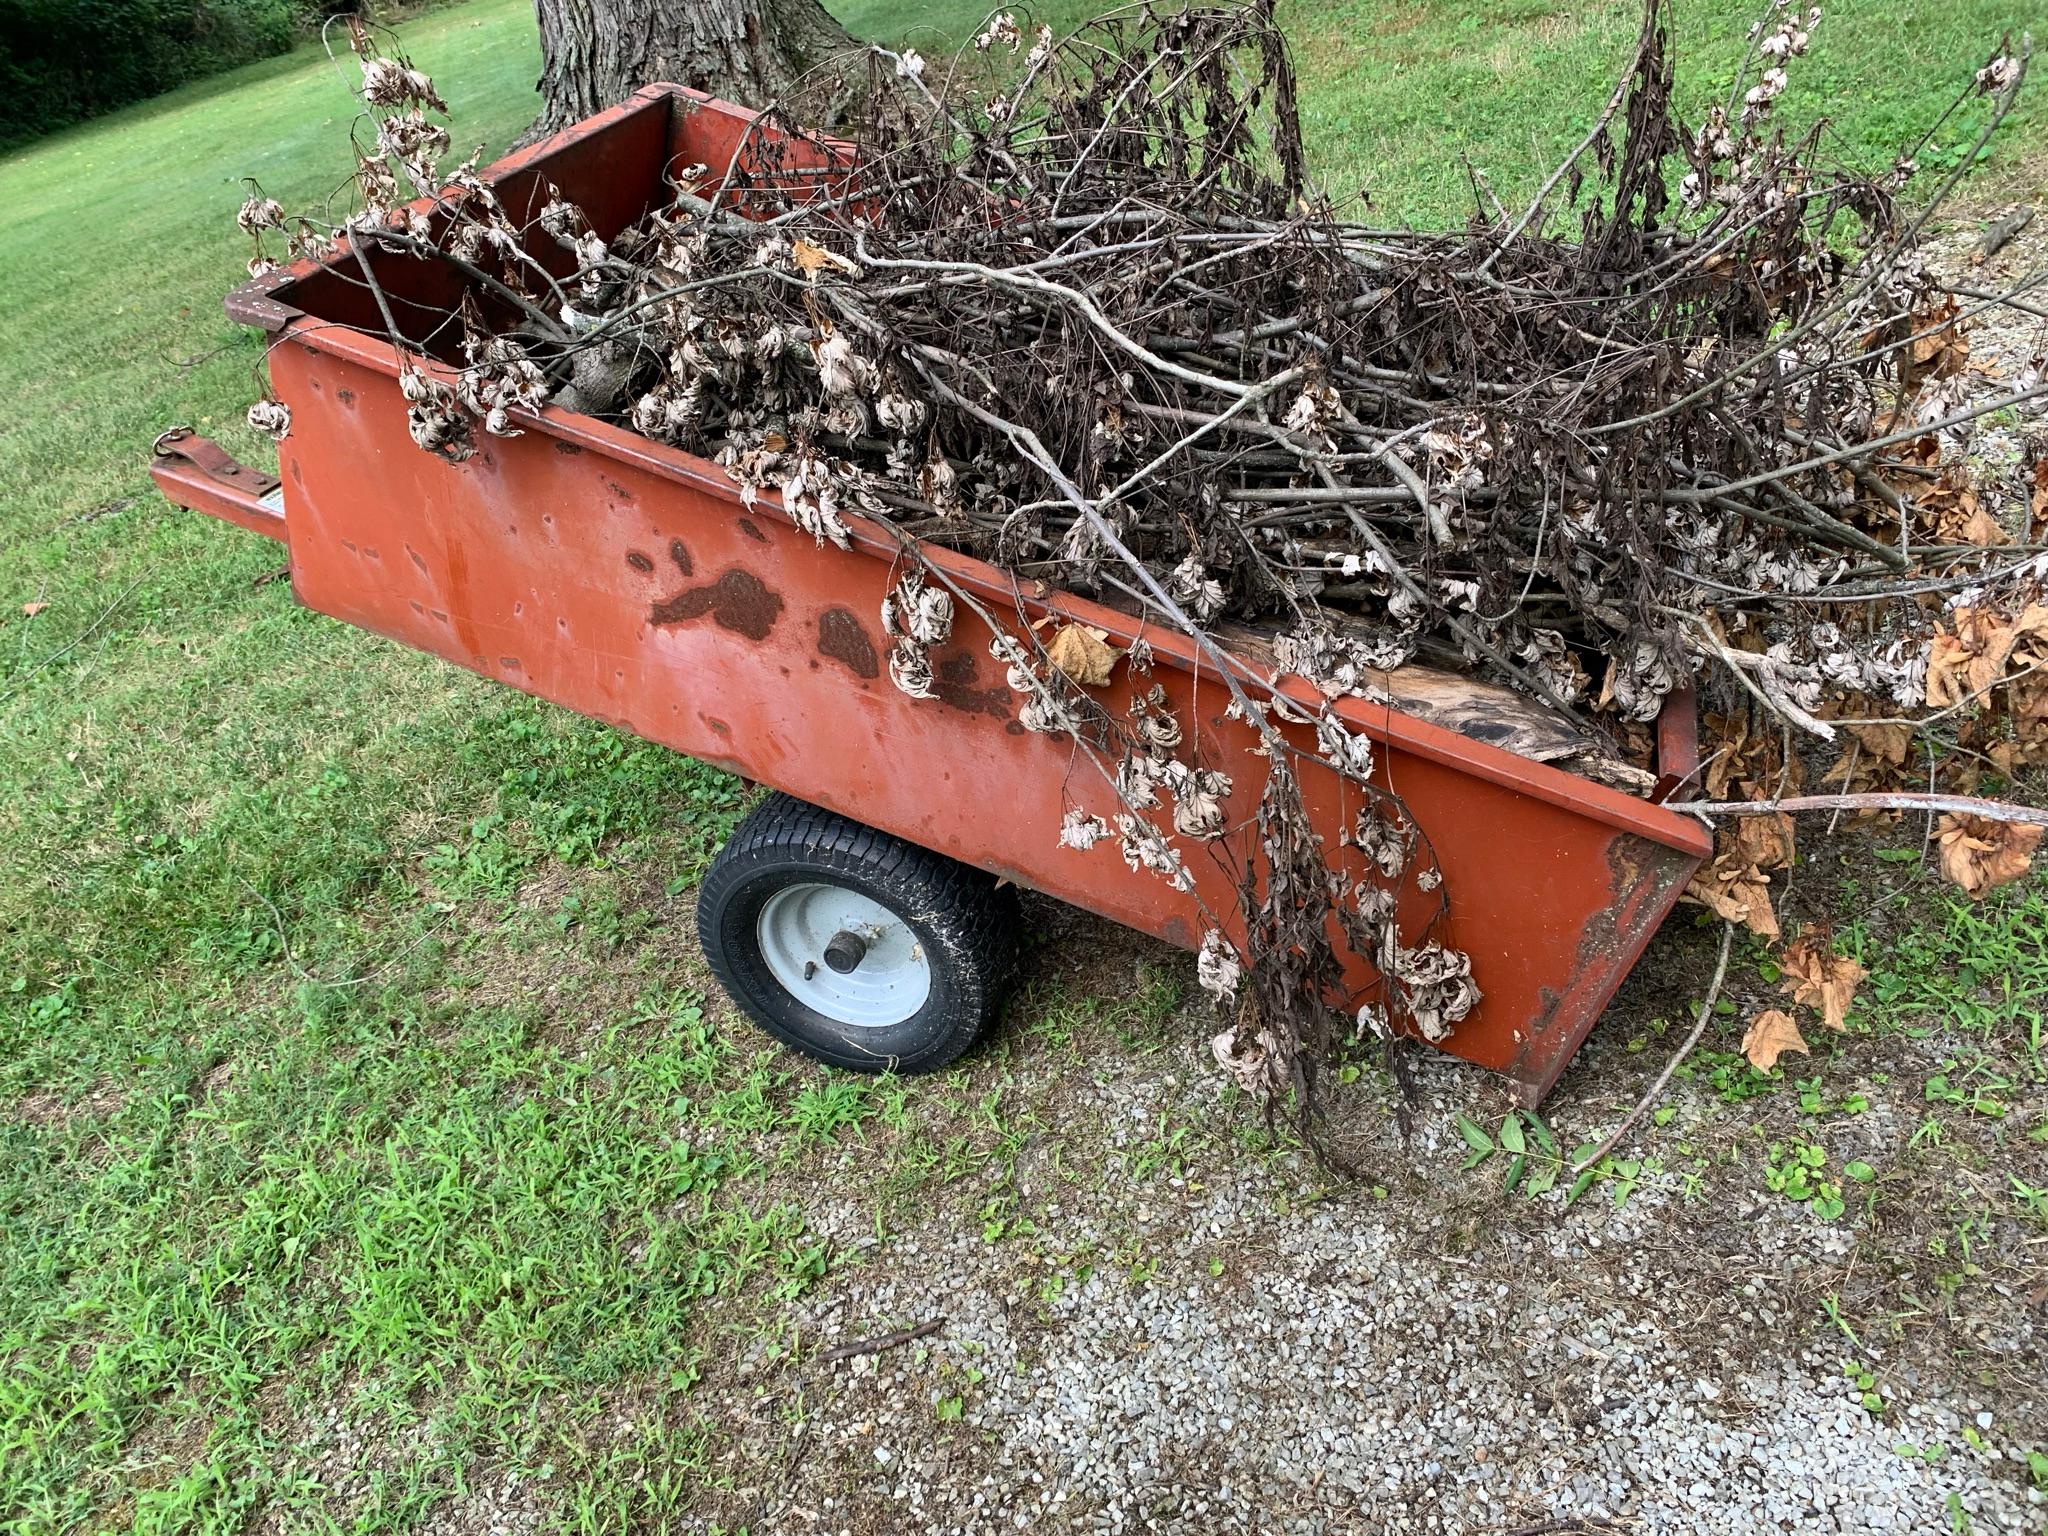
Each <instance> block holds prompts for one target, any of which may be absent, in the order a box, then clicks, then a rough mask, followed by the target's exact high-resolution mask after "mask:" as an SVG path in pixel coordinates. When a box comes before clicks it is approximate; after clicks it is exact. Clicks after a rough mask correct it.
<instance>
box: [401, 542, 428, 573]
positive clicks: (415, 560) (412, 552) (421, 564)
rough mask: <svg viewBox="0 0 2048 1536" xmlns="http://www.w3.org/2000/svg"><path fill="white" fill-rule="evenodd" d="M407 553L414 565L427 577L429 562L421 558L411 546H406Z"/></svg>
mask: <svg viewBox="0 0 2048 1536" xmlns="http://www.w3.org/2000/svg"><path fill="white" fill-rule="evenodd" d="M405 552H406V554H407V556H408V557H409V558H410V559H411V560H412V563H413V564H414V565H416V566H418V567H419V568H420V573H421V574H422V575H425V574H426V569H427V562H426V561H425V560H422V559H421V558H420V552H419V551H418V550H416V549H414V548H413V547H412V546H411V545H410V544H408V545H406V546H405Z"/></svg>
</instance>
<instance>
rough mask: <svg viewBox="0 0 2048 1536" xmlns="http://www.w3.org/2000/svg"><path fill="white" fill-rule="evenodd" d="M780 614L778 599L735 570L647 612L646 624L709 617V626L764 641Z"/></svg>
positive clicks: (748, 573) (754, 579)
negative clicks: (713, 625)
mask: <svg viewBox="0 0 2048 1536" xmlns="http://www.w3.org/2000/svg"><path fill="white" fill-rule="evenodd" d="M781 612H782V595H781V594H780V593H779V592H775V591H772V590H770V589H769V587H768V586H767V585H766V584H765V583H764V582H763V581H762V580H761V578H760V577H758V576H756V575H755V574H754V573H753V572H752V571H743V570H741V569H739V568H738V567H737V566H735V567H734V568H733V569H732V570H729V571H727V572H726V573H725V574H724V575H723V576H721V577H719V578H718V580H716V581H713V582H707V583H705V584H704V585H703V586H701V587H689V588H686V589H685V590H683V591H681V592H678V593H677V594H676V595H675V596H674V597H670V598H664V599H663V600H662V601H660V602H658V603H656V604H655V605H654V606H653V607H652V608H651V609H649V610H648V614H647V621H648V623H650V624H686V623H688V622H689V621H690V620H691V619H701V618H702V617H703V616H704V615H705V614H707V613H708V614H710V615H711V619H712V622H713V623H715V624H717V625H718V626H719V627H720V628H721V629H729V630H731V631H732V632H733V633H734V634H736V635H744V636H745V637H746V638H747V639H749V640H766V639H767V638H768V633H769V631H770V630H772V629H774V628H775V619H776V616H777V615H778V614H780V613H781Z"/></svg>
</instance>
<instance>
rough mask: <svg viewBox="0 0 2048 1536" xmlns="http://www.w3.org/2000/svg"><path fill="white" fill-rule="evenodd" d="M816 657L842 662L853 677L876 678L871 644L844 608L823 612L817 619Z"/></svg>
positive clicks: (876, 664) (877, 666) (877, 670)
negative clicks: (817, 655)
mask: <svg viewBox="0 0 2048 1536" xmlns="http://www.w3.org/2000/svg"><path fill="white" fill-rule="evenodd" d="M818 654H819V655H820V656H830V657H831V658H832V659H833V660H834V661H837V662H843V663H845V664H846V666H847V667H848V668H850V669H851V670H852V672H853V674H854V676H856V677H879V676H880V675H881V672H882V668H881V664H880V663H879V662H877V661H876V660H875V642H874V641H872V640H870V639H869V638H868V632H867V630H866V629H864V628H862V626H861V622H860V620H859V619H857V618H855V617H854V616H853V611H852V610H851V609H848V608H827V609H826V610H825V611H824V612H823V613H821V614H819V615H818Z"/></svg>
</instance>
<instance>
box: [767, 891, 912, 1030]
mask: <svg viewBox="0 0 2048 1536" xmlns="http://www.w3.org/2000/svg"><path fill="white" fill-rule="evenodd" d="M756 933H757V936H758V938H759V940H760V945H761V958H762V959H763V960H764V961H766V962H767V965H768V970H769V972H770V974H772V975H773V976H774V977H775V979H776V980H777V981H778V982H780V983H781V984H782V985H783V987H784V988H785V989H786V990H787V991H788V992H789V994H790V995H791V996H792V997H794V998H795V999H796V1000H797V1001H798V1002H800V1003H802V1004H803V1005H804V1006H805V1007H807V1008H810V1009H812V1010H814V1011H815V1012H817V1013H821V1014H823V1015H824V1016H825V1017H826V1018H828V1019H831V1020H833V1021H835V1022H836V1023H840V1024H851V1025H853V1026H855V1027H856V1028H861V1029H886V1028H888V1027H889V1026H890V1025H892V1024H901V1023H902V1022H903V1021H904V1020H905V1019H907V1018H910V1017H911V1016H912V1015H913V1014H915V1013H916V1012H917V1011H918V1010H919V1009H920V1008H922V1007H923V1006H924V1005H925V1000H926V998H928V997H929V996H930V995H931V989H932V972H931V962H930V960H929V959H927V958H926V956H925V952H924V945H923V943H922V942H921V941H920V940H919V939H918V937H917V935H916V934H915V933H913V932H912V931H911V929H910V925H909V924H908V923H906V922H904V921H903V919H902V918H900V917H898V916H897V915H896V914H895V913H894V912H891V911H890V910H889V909H888V908H887V907H885V906H883V905H882V904H881V903H880V902H877V901H872V900H870V899H869V898H868V897H866V896H863V895H861V894H860V892H858V891H850V890H847V889H846V888H845V887H844V886H838V885H825V884H823V883H807V884H803V885H790V886H784V887H783V888H782V889H781V890H779V891H777V892H776V893H775V894H774V895H773V896H770V897H769V898H768V900H767V901H766V902H765V903H763V904H762V907H761V915H760V917H759V918H758V919H757V922H756Z"/></svg>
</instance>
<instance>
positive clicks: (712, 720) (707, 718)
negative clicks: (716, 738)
mask: <svg viewBox="0 0 2048 1536" xmlns="http://www.w3.org/2000/svg"><path fill="white" fill-rule="evenodd" d="M697 718H698V719H699V720H702V721H703V722H704V723H705V724H706V725H708V726H710V727H711V729H712V730H714V731H716V732H718V734H719V735H721V736H724V737H728V738H730V737H731V735H732V727H731V726H730V725H728V724H726V722H725V721H723V720H721V719H719V718H718V716H716V715H706V714H701V713H700V714H699V715H698V716H697Z"/></svg>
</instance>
